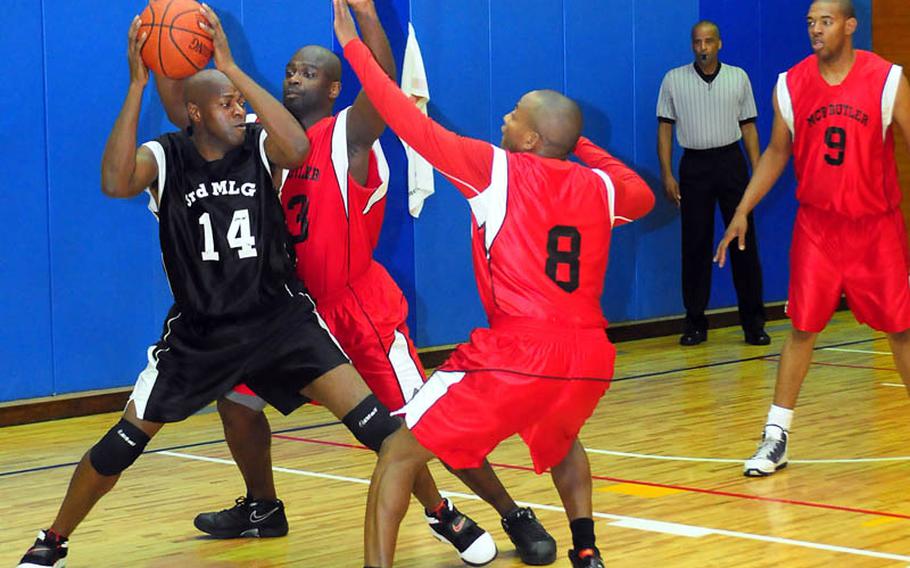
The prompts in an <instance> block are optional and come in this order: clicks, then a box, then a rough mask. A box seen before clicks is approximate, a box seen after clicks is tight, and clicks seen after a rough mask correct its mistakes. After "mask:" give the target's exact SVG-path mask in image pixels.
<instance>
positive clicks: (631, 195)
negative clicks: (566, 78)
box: [334, 0, 654, 568]
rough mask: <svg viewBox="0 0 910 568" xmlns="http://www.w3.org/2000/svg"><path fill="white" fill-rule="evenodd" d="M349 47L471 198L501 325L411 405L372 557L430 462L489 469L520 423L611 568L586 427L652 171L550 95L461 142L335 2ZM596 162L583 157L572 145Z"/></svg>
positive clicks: (381, 488)
mask: <svg viewBox="0 0 910 568" xmlns="http://www.w3.org/2000/svg"><path fill="white" fill-rule="evenodd" d="M334 5H335V30H336V34H337V36H338V40H339V43H340V44H341V45H342V46H344V53H345V57H346V58H347V59H348V61H349V62H350V63H351V66H352V67H353V69H354V71H355V72H356V73H357V76H358V77H359V78H360V81H361V84H362V85H363V88H364V91H365V92H366V93H367V95H368V96H369V97H370V100H371V101H372V102H373V105H374V106H375V107H376V109H377V110H378V111H379V113H380V115H382V117H383V119H385V121H386V123H387V124H388V125H389V126H390V127H391V129H392V130H394V131H395V133H396V134H398V135H399V136H400V137H401V138H402V139H403V140H404V141H405V142H406V143H407V144H409V145H411V146H412V147H413V148H414V149H415V150H417V151H418V152H419V153H420V155H421V156H423V157H424V158H426V159H427V160H428V161H429V162H430V163H432V164H433V165H434V166H435V167H436V168H437V169H438V170H439V171H440V172H441V173H442V174H443V175H445V176H446V177H447V178H448V179H449V180H450V181H452V183H453V184H454V185H455V186H456V187H457V188H458V189H459V190H460V191H461V192H462V193H463V194H464V196H465V197H466V198H467V199H468V203H469V204H470V207H471V212H472V215H473V249H474V267H475V272H476V277H477V281H478V288H479V289H480V294H481V299H482V301H483V304H484V307H485V310H486V312H487V316H488V318H489V321H490V328H489V329H477V330H475V331H474V332H473V333H472V334H471V339H470V342H469V343H467V344H464V345H461V346H459V347H458V348H457V349H456V351H455V353H454V354H453V355H452V357H451V358H449V360H448V361H446V363H444V364H443V366H442V367H441V368H440V369H439V370H438V371H437V372H435V373H434V374H433V375H432V376H431V377H430V379H429V380H428V381H427V383H426V384H425V385H424V386H423V388H421V390H420V391H418V392H417V394H415V395H414V397H413V398H412V399H411V400H410V401H409V402H408V403H407V404H406V405H405V406H404V408H402V409H401V410H400V411H398V414H399V415H402V416H404V417H405V420H406V423H407V425H408V427H409V428H410V430H406V429H400V430H398V431H397V432H396V434H393V435H392V436H390V437H389V438H388V439H387V440H386V442H385V443H384V444H383V446H382V449H381V451H380V457H379V462H378V464H377V466H376V470H375V473H374V475H373V478H372V483H371V485H370V495H369V499H368V503H367V518H366V527H365V533H366V534H365V548H366V564H367V565H369V566H391V565H392V560H393V556H394V549H395V541H396V539H397V534H398V526H399V524H400V522H401V519H402V518H403V516H404V514H405V511H406V510H407V507H408V499H409V493H410V488H411V487H412V485H413V483H414V479H415V478H416V476H417V474H418V472H419V471H421V470H422V469H423V468H424V467H425V464H426V462H427V461H428V460H429V459H431V458H432V457H433V455H434V454H435V455H437V456H439V457H440V458H441V459H442V460H443V462H445V463H446V464H447V465H448V466H450V467H452V468H456V469H459V468H472V467H477V466H479V465H480V464H482V463H483V462H484V460H485V458H486V455H487V454H488V453H489V452H490V451H492V449H493V448H495V447H496V445H497V444H499V442H501V441H502V440H504V439H505V438H508V437H509V436H511V435H512V434H515V433H518V434H520V435H521V436H522V438H524V440H525V442H526V443H527V445H528V446H529V448H530V450H531V456H532V458H533V460H534V465H535V469H536V471H537V472H538V473H542V472H544V471H545V470H547V469H550V468H552V475H553V480H554V483H555V485H556V488H557V490H558V491H559V494H560V497H561V499H562V501H563V504H564V505H565V508H566V513H567V515H568V517H569V520H570V526H571V528H572V538H573V544H574V550H572V551H570V553H569V556H570V558H571V561H572V565H573V566H575V567H586V568H595V567H602V566H603V562H602V560H601V558H600V554H599V552H598V550H597V548H596V546H595V538H594V522H593V519H592V502H591V501H592V499H591V472H590V466H589V464H588V460H587V456H586V454H585V451H584V448H583V447H582V445H581V444H580V443H579V441H578V439H577V435H578V432H579V430H580V429H581V426H582V425H583V424H584V422H585V420H586V419H587V418H588V417H589V416H590V415H591V413H592V412H593V411H594V407H595V406H596V404H597V401H598V400H599V399H600V397H601V396H602V395H603V393H604V392H605V391H606V390H607V388H608V386H609V381H610V378H611V376H612V373H613V361H614V355H615V349H614V348H613V346H612V345H611V344H610V342H609V340H608V339H607V336H606V333H605V331H604V328H605V326H606V321H605V319H604V317H603V313H602V311H601V307H600V296H601V292H602V291H603V282H604V275H605V271H606V267H607V255H608V251H609V244H610V233H611V229H612V227H613V226H614V225H617V224H622V223H626V222H629V221H631V220H632V219H635V218H638V217H641V216H642V215H644V214H645V213H646V212H647V211H649V210H650V209H651V207H652V206H653V204H654V196H653V195H652V193H651V191H650V189H649V188H648V186H647V185H646V184H645V182H644V181H642V179H641V178H640V177H638V176H637V175H636V174H635V173H634V172H632V170H630V169H629V168H627V167H626V166H624V165H623V164H622V163H620V162H619V161H618V160H616V159H615V158H613V157H612V156H610V155H609V154H608V153H607V152H606V151H604V150H601V149H600V148H598V147H596V146H595V145H594V144H593V143H591V142H590V141H589V140H587V139H585V138H580V137H579V133H580V131H581V123H582V120H581V112H580V110H579V109H578V106H577V105H576V104H575V103H574V102H573V101H571V100H570V99H568V98H566V97H564V96H563V95H560V94H558V93H556V92H553V91H534V92H531V93H528V94H526V95H525V96H524V97H522V99H521V100H520V101H519V102H518V104H517V106H516V107H515V109H514V110H513V111H512V112H510V113H509V114H508V115H507V116H506V117H505V119H504V124H503V140H502V146H503V148H496V147H494V146H492V145H491V144H488V143H486V142H482V141H479V140H473V139H469V138H463V137H461V136H458V135H456V134H454V133H452V132H450V131H448V130H446V129H444V128H442V127H441V126H439V125H438V124H436V123H435V122H433V121H432V120H430V119H429V118H427V117H425V116H424V115H423V114H422V113H420V111H419V110H418V109H417V107H416V106H415V105H414V104H413V103H412V102H411V101H410V100H409V99H408V98H407V97H406V96H405V95H404V93H402V92H401V90H400V89H398V87H397V86H396V85H395V84H394V83H393V82H392V81H390V80H389V78H388V76H387V75H386V74H385V73H384V72H383V71H382V69H381V67H380V66H379V65H378V64H377V63H376V61H375V60H374V59H373V57H372V56H371V53H370V50H369V48H368V47H367V46H366V45H365V44H364V43H363V42H361V41H360V40H359V39H358V38H357V32H356V30H355V28H354V22H353V20H352V19H351V16H350V13H349V11H348V8H347V2H346V1H345V0H334ZM573 150H574V152H575V154H576V156H578V157H579V158H580V159H582V160H583V161H584V162H586V163H587V164H589V165H590V166H592V167H593V168H598V169H592V168H588V167H583V166H581V165H578V164H575V163H572V162H570V161H568V160H567V159H566V158H567V156H568V154H569V153H571V152H573Z"/></svg>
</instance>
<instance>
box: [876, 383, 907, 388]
mask: <svg viewBox="0 0 910 568" xmlns="http://www.w3.org/2000/svg"><path fill="white" fill-rule="evenodd" d="M880 384H881V385H882V386H883V387H901V388H903V387H904V383H880Z"/></svg>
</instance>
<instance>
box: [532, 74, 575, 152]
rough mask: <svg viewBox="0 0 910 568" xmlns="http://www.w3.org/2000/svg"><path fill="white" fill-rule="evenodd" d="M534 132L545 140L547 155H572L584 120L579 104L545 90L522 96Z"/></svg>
mask: <svg viewBox="0 0 910 568" xmlns="http://www.w3.org/2000/svg"><path fill="white" fill-rule="evenodd" d="M521 102H522V103H525V104H526V108H527V111H528V114H529V117H530V119H531V122H532V124H533V127H534V130H535V131H537V133H538V134H539V135H540V137H541V138H543V142H544V145H545V146H549V147H550V149H551V151H550V152H548V154H552V155H554V156H562V155H566V154H570V153H571V152H572V150H574V149H575V145H576V144H577V143H578V137H579V136H581V129H582V125H583V120H582V116H581V109H580V108H578V104H577V103H576V102H575V101H573V100H572V99H570V98H569V97H567V96H565V95H563V94H561V93H557V92H556V91H551V90H549V89H544V90H540V91H531V92H530V93H528V94H526V95H525V96H524V97H522V101H521Z"/></svg>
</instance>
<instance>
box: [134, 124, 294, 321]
mask: <svg viewBox="0 0 910 568" xmlns="http://www.w3.org/2000/svg"><path fill="white" fill-rule="evenodd" d="M267 136H268V134H267V133H266V132H265V130H264V129H263V128H262V125H260V124H247V125H246V135H245V139H244V142H243V144H242V145H241V146H239V147H237V148H234V149H233V150H231V151H229V152H228V153H227V154H225V156H224V157H223V158H222V159H220V160H214V161H211V162H207V161H206V160H205V159H204V158H203V157H202V156H201V155H200V154H199V152H198V151H197V150H196V147H195V145H194V144H193V141H192V140H191V138H190V137H189V135H188V134H187V133H186V132H172V133H169V134H164V135H162V136H160V137H159V138H157V139H155V140H153V141H151V142H147V143H146V144H144V146H145V147H147V148H148V149H150V150H151V151H152V153H153V154H154V155H155V160H156V161H157V163H158V182H157V183H158V199H157V203H156V201H155V199H152V201H151V203H150V204H149V209H151V210H152V213H154V214H155V215H156V216H157V217H158V221H159V236H160V240H161V252H162V256H163V260H164V267H165V270H166V272H167V277H168V281H169V283H170V286H171V292H172V293H173V295H174V301H175V303H176V304H177V306H178V307H179V308H180V310H181V311H182V312H186V313H187V314H188V315H192V316H195V317H199V318H224V317H232V318H236V317H239V316H244V315H250V314H254V313H257V312H259V311H261V310H262V309H263V308H267V307H270V306H272V305H274V304H276V302H277V301H279V299H282V300H286V299H287V298H289V297H290V296H291V290H289V289H288V286H297V287H298V288H299V285H297V284H296V278H295V277H294V259H293V256H292V255H293V252H292V250H291V249H290V248H289V245H288V236H287V229H286V228H285V223H284V213H283V212H282V210H281V204H280V202H279V200H278V194H277V192H276V191H275V189H274V188H273V186H272V176H271V172H270V167H269V161H268V158H267V157H266V155H265V145H264V144H265V139H266V137H267Z"/></svg>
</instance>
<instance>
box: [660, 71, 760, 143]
mask: <svg viewBox="0 0 910 568" xmlns="http://www.w3.org/2000/svg"><path fill="white" fill-rule="evenodd" d="M717 65H718V68H717V71H716V72H715V73H714V74H713V75H705V74H704V73H702V71H701V69H699V67H698V65H697V64H695V63H690V64H689V65H683V66H682V67H677V68H675V69H671V70H670V71H668V72H667V74H666V75H664V80H663V83H661V85H660V95H659V97H658V100H657V119H658V120H660V121H661V122H668V123H670V124H676V140H677V142H679V145H680V146H682V147H683V148H687V149H690V150H707V149H710V148H720V147H723V146H729V145H730V144H733V143H734V142H738V141H739V139H740V138H742V131H741V130H740V127H741V126H742V125H743V124H746V123H748V122H753V121H755V118H756V116H757V115H758V111H757V110H756V108H755V97H754V96H753V95H752V84H751V83H750V82H749V76H748V75H746V72H745V71H743V70H742V69H740V68H739V67H734V66H733V65H723V64H721V63H720V62H718V64H717Z"/></svg>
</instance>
